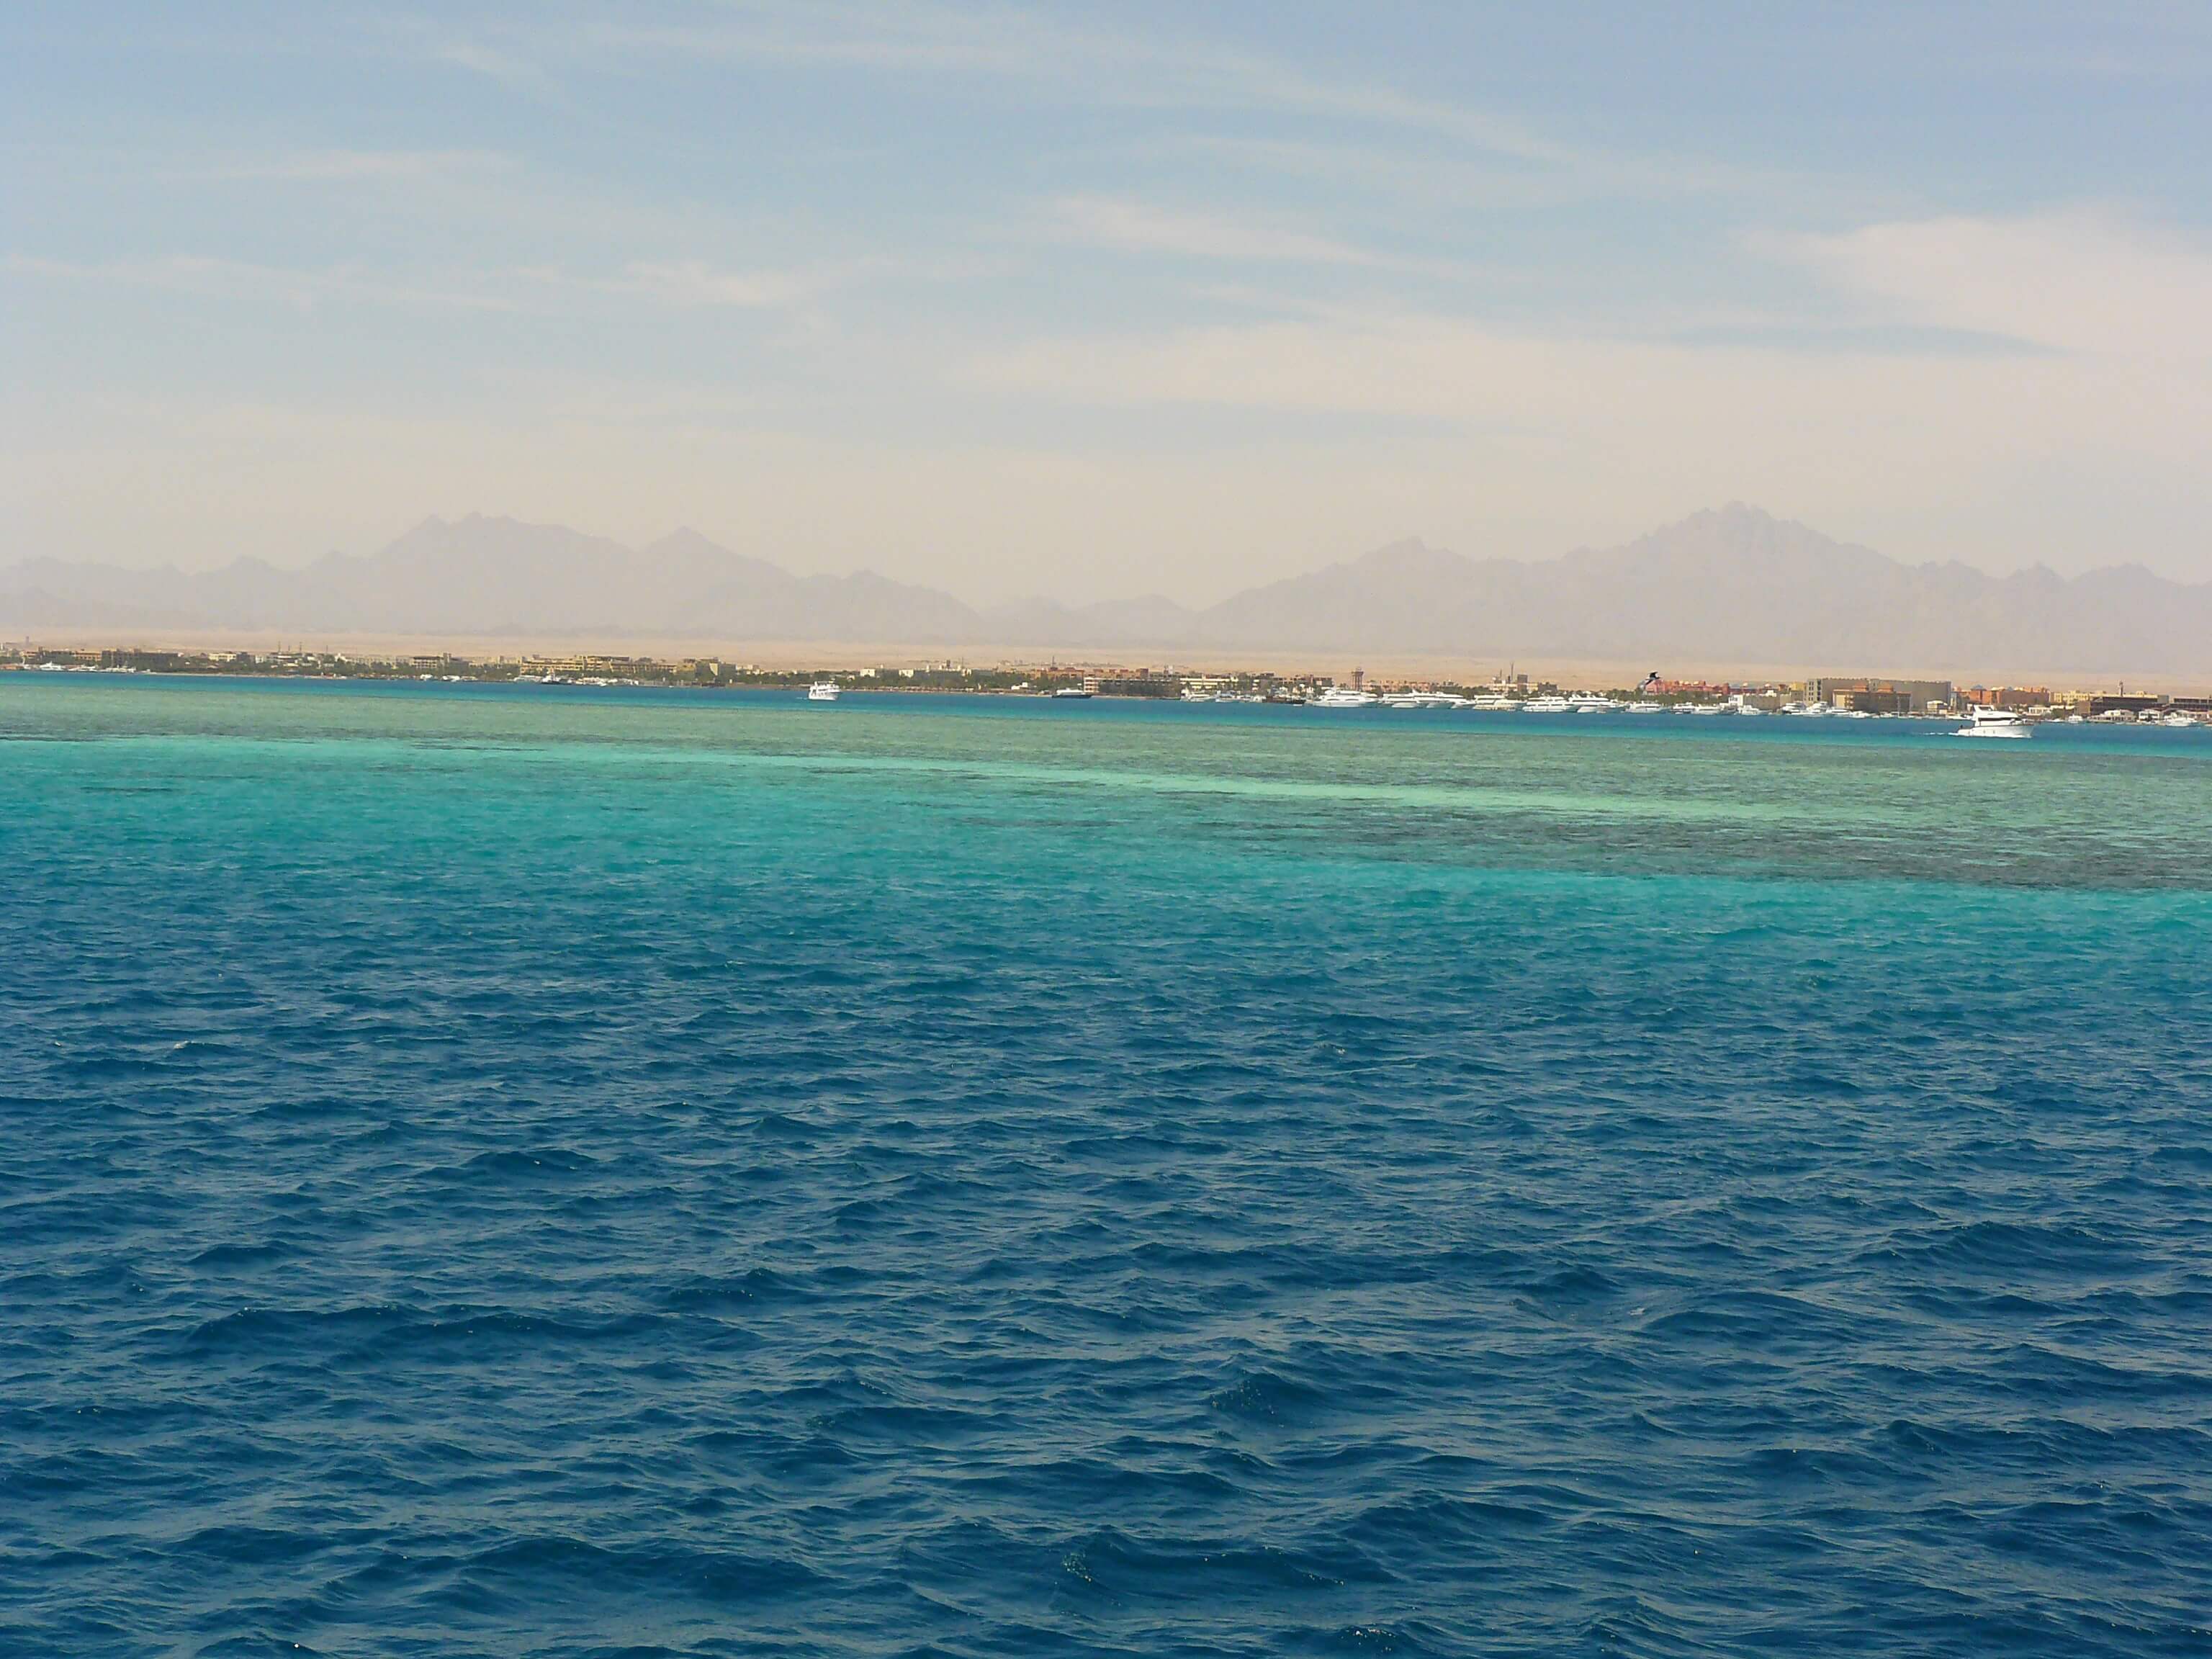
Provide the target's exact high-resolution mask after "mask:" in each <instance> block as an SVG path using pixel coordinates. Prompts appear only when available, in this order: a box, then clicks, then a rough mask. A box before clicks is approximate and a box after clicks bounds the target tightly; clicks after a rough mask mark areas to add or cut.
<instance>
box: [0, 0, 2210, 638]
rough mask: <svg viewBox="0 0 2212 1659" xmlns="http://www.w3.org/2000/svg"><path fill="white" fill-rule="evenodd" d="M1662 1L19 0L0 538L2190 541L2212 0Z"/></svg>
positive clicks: (1145, 545)
mask: <svg viewBox="0 0 2212 1659" xmlns="http://www.w3.org/2000/svg"><path fill="white" fill-rule="evenodd" d="M1659 10H1660V9H1659V8H1654V7H1651V6H1649V5H1646V4H1642V3H1631V4H1622V5H1617V6H1615V5H1577V4H1571V3H1557V0H1554V3H1547V4H1544V5H1529V4H1515V5H1511V6H1505V5H1498V6H1479V5H1473V4H1451V3H1444V4H1435V5H1415V4H1405V5H1391V4H1387V3H1372V0H1370V3H1358V4H1354V3H1348V0H1345V3H1336V4H1332V5H1326V6H1323V5H1310V4H1298V3H1283V0H1270V3H1266V4H1256V3H1255V4H1194V3H1181V4H1157V5H1156V4H1146V3H1133V0H1127V3H1116V4H1115V5H1112V6H1107V5H1093V6H1089V7H1081V8H1078V7H1073V6H1057V5H1029V6H1006V7H1000V6H987V5H969V4H964V3H957V0H953V3H916V4H906V3H891V0H886V3H854V4H840V3H835V0H767V3H757V4H756V3H743V0H729V3H690V4H666V5H661V4H653V3H647V0H637V3H623V4H608V5H603V6H602V5H593V4H589V3H574V4H560V3H550V4H526V5H524V4H518V5H513V6H504V5H483V6H469V5H459V4H441V5H438V6H435V7H433V6H422V7H420V8H403V7H386V6H379V5H364V4H350V3H346V0H333V3H329V4H315V5H301V4H298V3H296V0H282V3H270V4H265V5H251V4H226V3H212V0H202V3H197V4H195V5H191V6H178V5H173V4H165V5H158V6H155V5H148V6H143V7H137V6H123V5H104V4H98V3H86V0H74V3H66V4H51V5H50V4H44V3H37V0H13V3H10V4H8V5H7V6H5V7H4V8H0V443H4V455H0V560H5V559H9V558H11V557H16V556H31V555H35V554H42V553H43V554H53V555H58V556H64V557H71V558H77V557H82V558H94V557H97V558H106V559H112V560H115V561H118V562H125V563H133V564H154V563H161V562H176V563H179V564H183V565H186V566H202V565H208V564H213V563H216V562H222V561H223V560H226V559H228V558H229V557H231V556H234V555H236V554H240V553H248V554H253V555H256V556H261V557H264V558H268V559H270V560H272V561H275V562H301V561H304V560H305V559H307V558H308V557H311V556H313V555H315V554H317V553H319V552H321V551H323V550H326V549H329V548H332V547H337V548H341V549H344V550H356V551H358V550H368V549H369V548H372V547H374V546H376V545H378V544H380V543H382V542H383V541H385V540H386V539H388V538H390V537H392V536H393V535H395V534H397V533H398V532H399V531H401V530H403V529H404V528H405V527H406V526H408V525H409V524H410V523H412V522H413V521H415V520H418V519H420V518H421V517H422V515H424V514H425V513H434V512H435V513H447V514H453V513H465V512H468V511H471V510H481V511H483V512H487V513H513V514H515V515H517V516H520V517H525V518H533V519H542V520H557V521H561V522H564V523H568V524H572V525H574V526H578V527H580V528H583V529H586V530H591V531H595V532H603V533H605V534H610V535H614V536H617V537H621V538H624V539H629V540H642V539H645V538H650V537H652V536H655V535H659V534H660V533H662V532H665V531H666V530H668V529H670V528H672V527H674V526H678V525H681V524H690V525H694V526H697V527H698V528H700V529H701V530H702V531H705V532H707V533H708V534H709V535H712V536H714V537H715V538H717V539H720V540H722V541H725V542H726V543H728V544H731V545H733V546H736V547H738V548H740V549H742V550H746V551H749V552H754V553H758V554H761V555H763V556H768V557H771V558H775V559H776V560H778V561H780V562H783V563H786V564H787V565H789V566H791V567H793V568H799V569H804V570H843V569H849V568H854V567H856V566H860V565H864V564H865V565H870V566H873V567H875V568H879V569H882V570H884V571H886V572H888V573H890V574H896V575H900V576H904V577H910V578H921V579H927V580H935V581H938V582H939V583H941V584H942V585H945V586H950V587H951V588H953V589H955V590H956V591H957V592H961V593H963V595H964V596H966V597H969V598H972V599H997V598H1000V597H1005V596H1007V595H1010V594H1013V593H1018V592H1050V593H1053V594H1055V595H1058V596H1060V597H1065V598H1070V599H1091V598H1097V597H1104V596H1112V595H1120V594H1127V593H1133V592H1143V591H1146V590H1153V589H1157V590H1160V591H1164V592H1170V593H1172V594H1174V595H1176V597H1178V598H1182V599H1192V600H1204V599H1212V598H1215V597H1218V595H1219V594H1220V593H1222V592H1225V591H1227V590H1228V589H1230V588H1231V587H1234V586H1239V585H1241V584H1243V583H1244V582H1246V581H1249V580H1254V579H1255V578H1261V577H1266V576H1271V575H1274V574H1284V573H1286V572H1288V571H1291V570H1295V569H1302V568H1310V567H1311V566H1313V565H1316V564H1318V563H1322V562H1327V561H1328V560H1330V559H1334V558H1337V557H1341V556H1346V555H1348V554H1352V553H1354V552H1358V551H1360V550H1364V549H1365V548H1367V547H1370V546H1372V545H1374V544H1378V543H1381V542H1383V541H1387V540H1391V539H1395V538H1398V537H1401V536H1407V535H1420V536H1423V537H1425V538H1428V539H1429V540H1430V541H1431V542H1436V543H1440V544H1445V545H1449V546H1453V547H1456V548H1458V549H1460V550H1462V551H1465V552H1469V553H1477V554H1481V553H1493V552H1497V553H1508V554H1512V555H1516V556H1547V555H1550V554H1553V553H1556V552H1559V551H1561V550H1565V549H1566V548H1567V547H1570V546H1571V545H1575V544H1602V543H1609V542H1613V541H1617V540H1620V539H1625V538H1627V537H1629V536H1631V535H1633V534H1635V533H1636V532H1639V531H1641V530H1644V529H1645V528H1648V527H1650V526H1652V525H1654V524H1656V523H1659V522H1661V521H1663V520H1668V519H1672V518H1674V517H1678V516H1680V515H1681V514H1683V513H1687V512H1689V511H1692V510H1694V509H1695V508H1698V507H1705V506H1710V505H1717V504H1719V503H1721V502H1723V501H1729V500H1731V499H1741V500H1747V501H1754V502H1757V503H1758V504H1759V505H1761V506H1764V507H1767V508H1769V509H1770V510H1771V511H1773V512H1776V513H1781V514H1784V515H1785V516H1789V517H1793V518H1799V519H1802V520H1806V521H1807V522H1808V523H1811V524H1813V525H1814V526H1816V527H1818V528H1820V529H1822V530H1825V531H1826V532H1830V533H1832V534H1835V535H1838V536H1842V537H1845V538H1850V539H1855V540H1859V541H1864V542H1867V543H1869V544H1872V545H1875V546H1876V547H1879V548H1881V549H1882V550H1885V551H1887V552H1890V553H1893V554H1894V555H1896V556H1900V557H1906V558H1912V559H1921V558H1942V557H1948V556H1957V557H1960V558H1963V559H1966V560H1968V561H1970V562H1974V563H1978V564H1980V565H1983V566H1985V567H1987V568H1992V569H2000V570H2002V569H2010V568H2016V567H2018V566H2021V565H2023V564H2028V563H2033V562H2038V561H2042V562H2048V563H2051V564H2053V565H2056V566H2057V567H2058V568H2062V569H2065V570H2069V571H2072V570H2078V569H2081V568H2087V567H2090V566H2093V565H2097V564H2104V563H2112V562H2123V561H2127V560H2140V561H2142V562H2146V563H2148V564H2150V565H2153V566H2154V567H2156V568H2160V569H2162V570H2165V571H2166V572H2168V573H2171V574H2179V575H2185V576H2188V577H2191V578H2194V579H2198V580H2203V579H2212V465H2208V458H2212V183H2208V178H2212V173H2208V169H2207V167H2206V165H2205V158H2206V157H2207V155H2212V7H2208V6H2207V5H2205V4H2204V3H2203V0H2188V3H2180V0H2176V3H2171V4H2140V5H2129V4H2125V3H2101V4H2100V5H2097V6H2094V7H2090V6H2082V5H2078V4H2072V3H2069V4H2063V5H2061V4H2041V3H2034V0H2002V3H2001V0H1990V3H1984V4H1972V5H1952V6H1943V5H1936V4H1929V3H1924V0H1918V3H1910V4H1898V5H1888V4H1881V3H1852V4H1834V5H1808V4H1795V5H1793V4H1784V3H1750V0H1745V3H1738V4H1729V3H1719V0H1709V3H1701V4H1699V5H1697V6H1695V7H1681V8H1677V9H1676V11H1677V13H1678V21H1667V20H1665V19H1663V18H1662V17H1661V16H1659V15H1657V14H1658V12H1659ZM1681 19H1687V20H1691V21H1680V20H1681Z"/></svg>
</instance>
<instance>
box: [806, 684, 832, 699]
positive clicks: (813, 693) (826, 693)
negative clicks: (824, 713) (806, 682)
mask: <svg viewBox="0 0 2212 1659" xmlns="http://www.w3.org/2000/svg"><path fill="white" fill-rule="evenodd" d="M806 701H807V702H836V701H837V682H836V681H835V680H817V681H815V682H814V684H811V685H810V686H808V687H807V688H806Z"/></svg>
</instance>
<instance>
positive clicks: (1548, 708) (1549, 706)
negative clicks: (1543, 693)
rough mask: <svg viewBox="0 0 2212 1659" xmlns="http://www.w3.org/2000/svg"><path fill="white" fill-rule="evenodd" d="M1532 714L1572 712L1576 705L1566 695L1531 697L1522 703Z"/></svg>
mask: <svg viewBox="0 0 2212 1659" xmlns="http://www.w3.org/2000/svg"><path fill="white" fill-rule="evenodd" d="M1521 706H1522V708H1526V709H1527V710H1528V712H1529V713H1530V714H1573V713H1574V712H1575V706H1574V704H1572V703H1571V702H1568V701H1567V700H1566V699H1565V697H1561V696H1548V697H1531V698H1529V699H1528V702H1525V703H1523V704H1522V705H1521Z"/></svg>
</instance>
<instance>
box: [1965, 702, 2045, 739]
mask: <svg viewBox="0 0 2212 1659" xmlns="http://www.w3.org/2000/svg"><path fill="white" fill-rule="evenodd" d="M2032 730H2033V728H2032V727H2031V726H2029V725H2028V723H2027V721H2026V720H2022V719H2021V717H2020V714H2019V713H2018V711H2016V710H2015V709H2010V708H1977V709H1976V710H1974V716H1973V721H1972V724H1971V725H1967V726H1960V728H1959V729H1958V730H1957V731H1956V732H1953V733H1952V734H1951V735H1952V736H1953V737H1954V738H2024V737H2027V735H2028V733H2029V732H2030V731H2032Z"/></svg>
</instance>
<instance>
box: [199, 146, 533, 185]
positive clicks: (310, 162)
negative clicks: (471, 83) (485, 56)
mask: <svg viewBox="0 0 2212 1659" xmlns="http://www.w3.org/2000/svg"><path fill="white" fill-rule="evenodd" d="M514 166H515V161H514V158H513V156H511V155H501V154H499V153H498V152H496V151H493V150H481V149H320V150H301V151H296V152H294V153H292V154H290V155H276V156H271V157H269V158H267V159H266V160H262V161H240V162H235V163H231V164H228V165H223V166H218V167H214V168H212V169H210V172H209V173H208V174H207V175H206V176H208V177H211V178H216V179H273V180H278V181H285V182H298V183H305V184H319V183H332V184H343V183H351V182H355V181H362V182H380V181H386V180H396V181H399V182H403V183H418V182H421V181H422V180H424V179H441V178H451V177H454V176H457V175H481V174H484V173H507V172H511V171H512V170H513V167H514Z"/></svg>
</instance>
